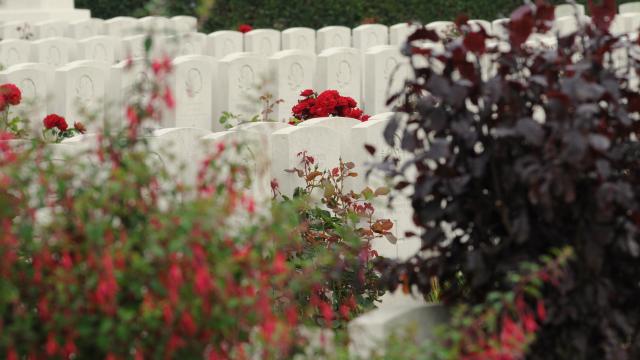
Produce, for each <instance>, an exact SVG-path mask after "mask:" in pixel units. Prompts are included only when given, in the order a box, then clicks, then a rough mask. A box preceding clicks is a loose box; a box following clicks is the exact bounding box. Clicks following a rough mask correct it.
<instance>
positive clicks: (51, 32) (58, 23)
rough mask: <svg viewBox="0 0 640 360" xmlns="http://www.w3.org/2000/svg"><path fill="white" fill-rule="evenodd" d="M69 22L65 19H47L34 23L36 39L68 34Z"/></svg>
mask: <svg viewBox="0 0 640 360" xmlns="http://www.w3.org/2000/svg"><path fill="white" fill-rule="evenodd" d="M68 26H69V22H68V21H65V20H46V21H41V22H38V23H36V24H34V25H33V33H34V35H35V38H36V39H46V38H51V37H63V36H65V35H66V34H67V27H68Z"/></svg>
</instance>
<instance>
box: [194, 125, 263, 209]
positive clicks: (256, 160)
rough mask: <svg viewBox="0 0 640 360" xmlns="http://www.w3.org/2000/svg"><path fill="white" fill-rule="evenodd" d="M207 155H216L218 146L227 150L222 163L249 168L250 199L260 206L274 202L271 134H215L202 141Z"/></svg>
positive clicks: (224, 132) (256, 132) (239, 132)
mask: <svg viewBox="0 0 640 360" xmlns="http://www.w3.org/2000/svg"><path fill="white" fill-rule="evenodd" d="M201 142H202V143H203V146H204V149H205V152H206V153H209V154H211V153H215V151H216V149H217V147H218V144H220V143H222V144H224V146H225V149H226V150H225V153H224V154H223V158H222V159H223V160H222V161H225V160H227V161H230V162H232V163H239V164H242V165H245V166H247V168H248V170H249V171H250V173H249V178H250V179H251V182H252V183H251V187H250V188H249V189H248V190H249V191H248V195H250V196H252V198H253V199H254V200H256V201H257V202H258V203H260V204H261V205H264V204H265V203H266V202H268V201H270V199H271V186H270V182H271V166H270V165H271V162H270V159H269V155H270V153H269V152H268V151H265V149H268V148H269V134H265V133H261V132H258V131H243V130H230V131H222V132H216V133H212V134H210V135H207V136H205V137H203V138H202V139H201Z"/></svg>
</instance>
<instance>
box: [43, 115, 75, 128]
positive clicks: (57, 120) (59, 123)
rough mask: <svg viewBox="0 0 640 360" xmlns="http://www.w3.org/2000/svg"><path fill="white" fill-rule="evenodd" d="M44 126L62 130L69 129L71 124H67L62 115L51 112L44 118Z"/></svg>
mask: <svg viewBox="0 0 640 360" xmlns="http://www.w3.org/2000/svg"><path fill="white" fill-rule="evenodd" d="M43 123H44V128H45V129H47V130H49V129H53V128H58V130H60V131H67V129H68V128H69V125H68V124H67V120H65V118H63V117H62V116H60V115H56V114H50V115H47V116H46V117H45V118H44V120H43Z"/></svg>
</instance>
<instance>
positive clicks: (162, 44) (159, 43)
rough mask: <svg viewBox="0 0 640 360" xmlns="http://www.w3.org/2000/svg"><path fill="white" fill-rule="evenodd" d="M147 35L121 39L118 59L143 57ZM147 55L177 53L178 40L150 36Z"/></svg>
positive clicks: (159, 55) (152, 57)
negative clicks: (149, 46) (150, 40)
mask: <svg viewBox="0 0 640 360" xmlns="http://www.w3.org/2000/svg"><path fill="white" fill-rule="evenodd" d="M147 38H148V35H142V34H141V35H133V36H127V37H125V38H123V39H122V54H121V55H122V57H121V58H119V59H118V60H125V59H129V58H134V59H135V58H141V57H145V55H146V51H145V43H146V41H147ZM152 39H153V40H152V43H151V49H150V52H149V56H150V58H151V59H158V58H161V57H164V56H168V57H173V56H175V54H176V53H177V48H178V41H177V40H176V39H172V38H171V37H168V36H163V35H157V36H153V37H152Z"/></svg>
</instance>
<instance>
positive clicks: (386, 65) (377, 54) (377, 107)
mask: <svg viewBox="0 0 640 360" xmlns="http://www.w3.org/2000/svg"><path fill="white" fill-rule="evenodd" d="M364 58H365V60H364V61H365V62H364V91H363V93H364V104H365V107H364V110H365V112H366V113H368V114H380V113H383V112H386V111H389V110H390V109H391V108H393V104H391V105H389V106H388V105H386V103H387V100H388V99H389V97H390V96H391V95H393V94H395V93H397V92H398V91H400V90H402V87H403V86H404V83H405V80H406V79H407V77H408V76H409V74H410V72H409V71H410V66H409V62H408V58H407V57H405V56H402V54H400V49H399V48H398V47H397V46H392V45H380V46H374V47H372V48H369V50H367V51H366V52H365V55H364Z"/></svg>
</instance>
